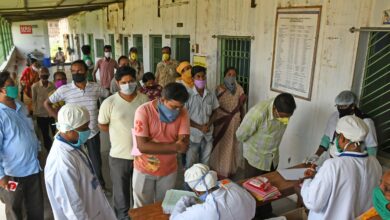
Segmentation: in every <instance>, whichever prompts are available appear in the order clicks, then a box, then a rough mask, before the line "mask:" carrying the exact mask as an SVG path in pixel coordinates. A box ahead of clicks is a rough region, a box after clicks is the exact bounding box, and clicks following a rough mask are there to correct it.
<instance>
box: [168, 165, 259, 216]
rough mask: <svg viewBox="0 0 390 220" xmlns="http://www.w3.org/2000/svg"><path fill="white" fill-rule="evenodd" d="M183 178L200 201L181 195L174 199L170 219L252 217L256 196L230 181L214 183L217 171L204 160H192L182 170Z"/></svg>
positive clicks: (216, 180)
mask: <svg viewBox="0 0 390 220" xmlns="http://www.w3.org/2000/svg"><path fill="white" fill-rule="evenodd" d="M184 181H185V182H186V183H187V184H188V185H189V186H190V188H191V189H192V190H193V191H194V192H195V193H196V194H197V195H198V197H199V199H200V200H202V201H203V203H202V204H197V202H196V200H195V197H189V196H184V197H182V198H181V199H180V200H179V201H178V202H177V203H176V206H175V208H174V210H173V212H172V214H171V216H170V218H169V219H170V220H181V219H207V220H236V219H240V220H249V219H253V217H254V216H255V210H256V200H255V199H254V198H253V196H252V195H251V194H250V193H249V192H248V191H246V190H245V189H244V188H242V187H240V186H238V185H237V184H235V183H233V182H230V183H228V184H226V185H224V186H222V187H220V186H218V178H217V173H216V172H215V171H213V170H210V169H209V167H208V166H206V165H204V164H200V163H198V164H194V165H193V166H192V167H190V168H189V169H187V170H186V172H185V173H184Z"/></svg>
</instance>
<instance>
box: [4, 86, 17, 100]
mask: <svg viewBox="0 0 390 220" xmlns="http://www.w3.org/2000/svg"><path fill="white" fill-rule="evenodd" d="M5 91H6V93H7V96H8V97H10V98H12V99H16V98H17V97H18V87H16V86H7V87H5Z"/></svg>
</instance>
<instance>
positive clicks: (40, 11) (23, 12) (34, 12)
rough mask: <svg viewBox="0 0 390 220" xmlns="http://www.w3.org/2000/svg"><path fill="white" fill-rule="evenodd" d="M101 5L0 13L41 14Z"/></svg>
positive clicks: (86, 8)
mask: <svg viewBox="0 0 390 220" xmlns="http://www.w3.org/2000/svg"><path fill="white" fill-rule="evenodd" d="M102 7H103V6H96V5H91V6H88V7H73V8H58V9H44V10H35V11H28V12H26V11H21V12H19V13H15V12H14V11H12V12H2V11H0V15H2V16H5V15H20V14H41V13H57V12H62V11H83V10H84V11H88V10H91V9H93V10H94V9H96V8H102Z"/></svg>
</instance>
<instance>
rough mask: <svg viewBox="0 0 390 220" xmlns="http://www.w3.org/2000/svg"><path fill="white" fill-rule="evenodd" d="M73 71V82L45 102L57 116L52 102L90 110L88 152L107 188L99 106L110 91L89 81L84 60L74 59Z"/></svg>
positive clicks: (71, 67)
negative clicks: (103, 165)
mask: <svg viewBox="0 0 390 220" xmlns="http://www.w3.org/2000/svg"><path fill="white" fill-rule="evenodd" d="M70 71H71V72H72V79H73V82H72V83H68V84H66V85H63V86H61V87H60V88H58V89H57V90H56V91H55V92H54V93H53V94H52V95H51V96H50V97H49V98H48V99H47V100H46V101H45V103H44V105H45V108H46V110H47V111H48V112H49V114H50V115H51V116H52V117H54V118H57V109H54V108H53V106H52V104H53V103H57V102H60V101H64V102H65V103H66V104H68V103H72V104H78V105H80V106H84V107H86V108H87V109H88V111H89V116H90V123H89V128H90V129H91V134H90V136H89V139H88V140H87V142H86V145H87V148H88V154H89V157H90V158H91V161H92V165H93V167H94V169H95V171H96V175H97V177H98V178H99V181H100V184H101V185H102V187H103V188H105V183H104V179H103V175H102V169H101V166H102V159H101V155H100V135H99V127H98V107H97V103H98V100H99V98H107V96H108V95H109V92H108V91H107V90H106V89H104V88H102V87H101V86H100V85H99V84H97V83H95V82H87V74H88V72H87V71H88V67H87V65H86V64H85V63H84V61H82V60H76V61H74V62H73V63H72V64H71V66H70Z"/></svg>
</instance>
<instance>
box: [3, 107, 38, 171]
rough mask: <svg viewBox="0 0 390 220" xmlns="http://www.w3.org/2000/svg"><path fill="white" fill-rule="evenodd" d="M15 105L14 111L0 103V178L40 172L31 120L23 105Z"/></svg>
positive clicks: (36, 140) (35, 137)
mask: <svg viewBox="0 0 390 220" xmlns="http://www.w3.org/2000/svg"><path fill="white" fill-rule="evenodd" d="M15 104H16V110H15V109H12V108H10V107H8V106H6V105H4V104H3V103H0V178H3V177H4V176H5V175H7V176H12V177H25V176H29V175H32V174H35V173H38V172H39V170H40V166H39V161H38V149H39V141H38V138H37V136H36V135H35V132H34V126H33V122H32V119H31V118H29V117H27V110H26V108H25V107H24V106H23V104H21V103H20V102H18V101H15Z"/></svg>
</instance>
